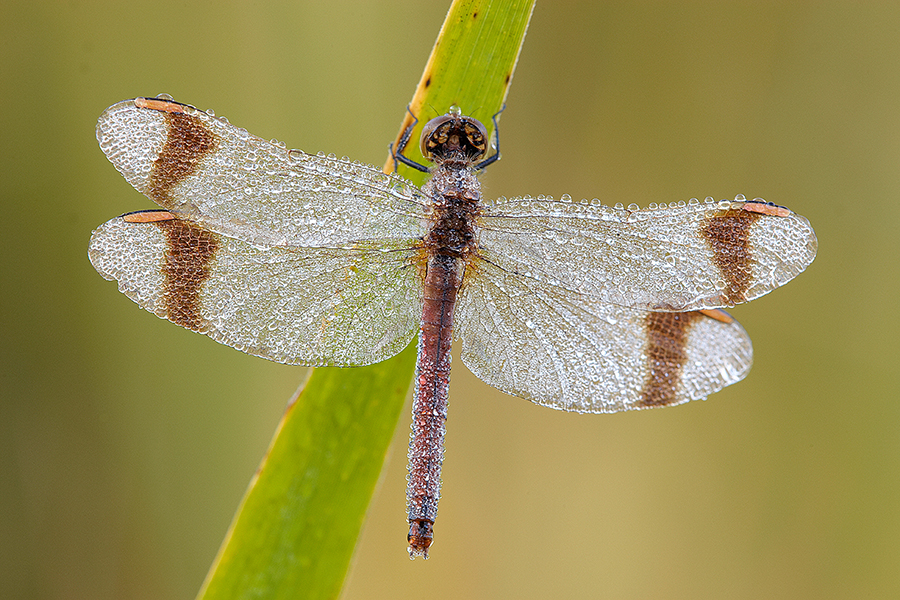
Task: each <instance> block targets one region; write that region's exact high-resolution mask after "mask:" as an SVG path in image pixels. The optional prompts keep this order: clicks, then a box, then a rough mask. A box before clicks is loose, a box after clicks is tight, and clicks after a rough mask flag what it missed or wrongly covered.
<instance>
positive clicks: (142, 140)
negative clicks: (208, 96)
mask: <svg viewBox="0 0 900 600" xmlns="http://www.w3.org/2000/svg"><path fill="white" fill-rule="evenodd" d="M97 140H98V141H99V142H100V147H101V149H102V150H103V152H104V153H105V154H106V156H107V157H108V158H109V160H110V161H111V162H112V163H113V165H115V167H116V169H118V170H119V172H120V173H122V175H124V176H125V179H127V180H128V182H129V183H131V185H133V186H134V187H135V188H136V189H137V190H138V191H140V192H141V193H143V194H145V195H146V196H147V197H148V198H150V199H151V200H153V201H154V202H156V203H157V204H159V205H160V206H162V207H164V208H166V209H168V210H169V211H170V212H172V213H173V214H175V215H177V216H179V217H181V218H184V219H188V220H190V221H194V222H195V223H199V224H202V225H204V226H205V227H207V228H208V229H210V230H212V231H215V232H218V233H223V234H226V235H228V236H230V237H234V238H238V239H242V240H244V241H247V242H251V243H253V244H255V245H257V246H263V245H264V246H302V247H326V246H331V247H333V246H340V245H347V244H353V243H356V242H360V241H367V240H368V241H381V240H395V239H410V238H414V237H420V236H421V235H423V233H424V231H425V229H424V228H425V223H424V221H423V219H424V217H423V215H425V206H424V203H423V201H422V199H421V196H420V194H419V192H418V190H417V189H416V188H415V186H413V185H412V184H410V183H409V182H407V181H406V180H404V179H402V178H400V177H397V176H395V175H385V174H384V173H382V172H381V171H380V170H378V169H376V168H374V167H370V166H366V165H362V164H359V163H356V162H351V161H349V160H346V159H337V158H334V157H327V156H324V155H310V154H306V153H304V152H301V151H299V150H290V151H289V150H287V149H286V148H285V147H284V146H283V145H281V144H278V143H273V142H269V141H266V140H263V139H261V138H258V137H256V136H254V135H251V134H249V133H247V131H246V130H244V129H240V128H238V127H235V126H234V125H232V124H230V123H229V122H228V121H227V120H225V119H224V118H216V117H213V116H211V115H209V114H207V113H205V112H203V111H200V110H197V109H196V108H194V107H192V106H188V105H184V104H179V103H177V102H173V101H170V100H167V99H158V98H136V99H134V100H125V101H123V102H119V103H118V104H114V105H113V106H111V107H109V108H108V109H106V111H105V112H104V113H103V114H102V115H101V117H100V120H99V121H98V123H97Z"/></svg>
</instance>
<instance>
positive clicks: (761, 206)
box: [741, 200, 793, 217]
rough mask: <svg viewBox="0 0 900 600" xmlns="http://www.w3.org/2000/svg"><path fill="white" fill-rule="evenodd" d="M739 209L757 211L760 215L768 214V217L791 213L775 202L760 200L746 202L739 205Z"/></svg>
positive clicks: (786, 215) (783, 215)
mask: <svg viewBox="0 0 900 600" xmlns="http://www.w3.org/2000/svg"><path fill="white" fill-rule="evenodd" d="M741 210H746V211H747V212H752V213H758V214H761V215H768V216H770V217H789V216H791V215H792V214H793V213H792V212H791V211H790V210H789V209H787V208H785V207H783V206H778V205H777V204H772V203H771V202H762V201H760V200H754V201H751V202H747V203H746V204H744V205H743V206H742V207H741Z"/></svg>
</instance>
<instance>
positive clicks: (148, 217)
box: [122, 210, 178, 223]
mask: <svg viewBox="0 0 900 600" xmlns="http://www.w3.org/2000/svg"><path fill="white" fill-rule="evenodd" d="M177 218H178V217H176V216H175V215H173V214H172V213H170V212H169V211H167V210H141V211H138V212H133V213H128V214H125V215H122V220H123V221H125V222H126V223H158V222H160V221H171V220H173V219H177Z"/></svg>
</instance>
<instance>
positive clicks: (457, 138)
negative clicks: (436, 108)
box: [421, 112, 488, 162]
mask: <svg viewBox="0 0 900 600" xmlns="http://www.w3.org/2000/svg"><path fill="white" fill-rule="evenodd" d="M487 139H488V136H487V130H486V129H485V127H484V125H482V124H481V121H479V120H477V119H473V118H472V117H464V116H462V115H459V114H456V113H452V112H451V113H447V114H446V115H442V116H440V117H435V118H434V119H432V120H430V121H428V122H427V123H425V127H423V128H422V145H421V148H422V156H424V157H425V158H426V159H428V160H431V161H434V160H436V159H438V160H439V159H441V158H446V157H449V156H452V155H456V156H458V155H460V154H462V155H464V156H465V157H466V158H468V159H469V160H471V161H472V162H477V161H478V160H480V159H482V158H483V157H484V155H485V153H486V152H487Z"/></svg>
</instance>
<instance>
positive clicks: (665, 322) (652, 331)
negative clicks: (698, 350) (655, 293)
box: [638, 311, 702, 408]
mask: <svg viewBox="0 0 900 600" xmlns="http://www.w3.org/2000/svg"><path fill="white" fill-rule="evenodd" d="M701 317H702V313H700V312H699V311H694V312H684V313H665V312H651V313H647V317H646V319H645V321H644V329H645V331H646V332H647V362H648V364H647V366H648V369H649V375H648V376H647V381H646V382H645V383H644V390H643V392H642V393H641V400H640V401H639V402H638V406H642V407H646V408H649V407H653V406H668V405H670V404H674V403H675V402H676V401H677V397H678V387H679V385H680V384H681V375H682V371H683V370H684V365H685V363H686V362H687V358H688V356H687V341H688V332H689V331H690V328H691V326H692V325H693V324H694V322H695V321H696V320H697V319H699V318H701Z"/></svg>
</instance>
